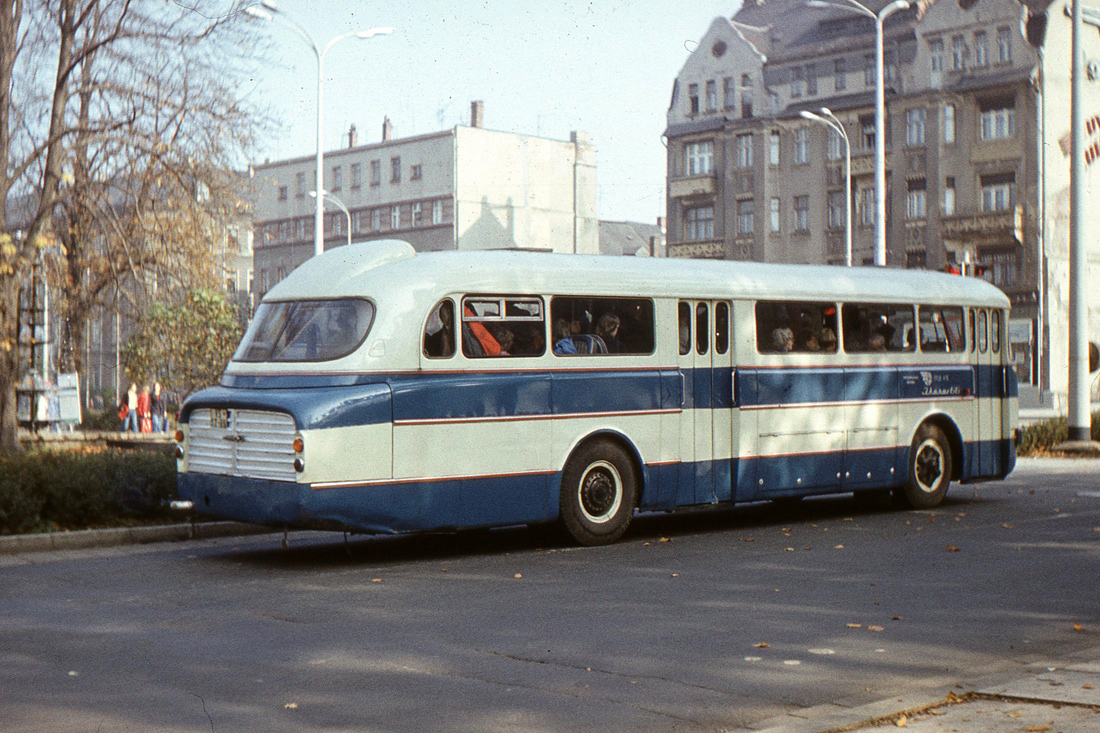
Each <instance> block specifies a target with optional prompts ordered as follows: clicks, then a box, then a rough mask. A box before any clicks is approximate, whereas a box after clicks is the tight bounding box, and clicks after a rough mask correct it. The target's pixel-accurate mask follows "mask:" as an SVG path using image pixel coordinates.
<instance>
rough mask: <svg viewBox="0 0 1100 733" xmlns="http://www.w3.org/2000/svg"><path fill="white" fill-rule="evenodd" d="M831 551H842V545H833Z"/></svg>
mask: <svg viewBox="0 0 1100 733" xmlns="http://www.w3.org/2000/svg"><path fill="white" fill-rule="evenodd" d="M833 549H834V550H843V549H844V545H833Z"/></svg>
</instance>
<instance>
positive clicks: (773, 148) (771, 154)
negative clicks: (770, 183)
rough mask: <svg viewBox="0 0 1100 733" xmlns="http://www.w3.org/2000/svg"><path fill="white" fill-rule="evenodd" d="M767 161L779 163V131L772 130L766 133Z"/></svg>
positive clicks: (773, 163)
mask: <svg viewBox="0 0 1100 733" xmlns="http://www.w3.org/2000/svg"><path fill="white" fill-rule="evenodd" d="M768 162H769V163H771V164H772V165H779V131H778V130H772V131H771V133H770V134H769V135H768Z"/></svg>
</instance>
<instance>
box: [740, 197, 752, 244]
mask: <svg viewBox="0 0 1100 733" xmlns="http://www.w3.org/2000/svg"><path fill="white" fill-rule="evenodd" d="M753 209H754V207H753V199H741V200H739V201H738V202H737V235H738V236H740V237H747V236H751V235H752V231H753Z"/></svg>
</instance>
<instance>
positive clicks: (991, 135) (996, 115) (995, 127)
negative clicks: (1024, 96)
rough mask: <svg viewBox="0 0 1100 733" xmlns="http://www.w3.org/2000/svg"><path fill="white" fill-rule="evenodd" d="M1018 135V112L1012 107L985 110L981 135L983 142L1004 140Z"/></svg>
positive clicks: (980, 130)
mask: <svg viewBox="0 0 1100 733" xmlns="http://www.w3.org/2000/svg"><path fill="white" fill-rule="evenodd" d="M1015 134H1016V110H1015V109H1014V108H1012V107H998V108H994V109H983V110H982V116H981V125H980V128H979V135H980V136H981V139H982V140H1004V139H1006V138H1010V137H1012V136H1013V135H1015Z"/></svg>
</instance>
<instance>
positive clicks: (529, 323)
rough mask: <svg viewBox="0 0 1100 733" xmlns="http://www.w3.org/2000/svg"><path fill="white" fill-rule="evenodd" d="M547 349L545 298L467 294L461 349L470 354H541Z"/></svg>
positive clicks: (463, 315) (464, 305) (463, 312)
mask: <svg viewBox="0 0 1100 733" xmlns="http://www.w3.org/2000/svg"><path fill="white" fill-rule="evenodd" d="M545 351H546V322H545V320H544V318H543V308H542V300H541V299H539V298H531V297H522V296H517V297H497V296H468V297H466V298H464V299H463V301H462V353H463V354H465V355H466V356H468V357H473V358H479V357H485V356H489V357H493V356H540V355H541V354H543V353H545Z"/></svg>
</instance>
